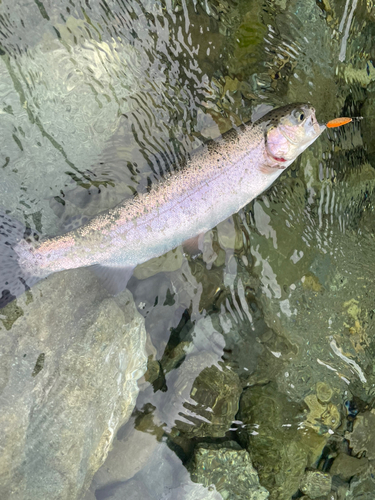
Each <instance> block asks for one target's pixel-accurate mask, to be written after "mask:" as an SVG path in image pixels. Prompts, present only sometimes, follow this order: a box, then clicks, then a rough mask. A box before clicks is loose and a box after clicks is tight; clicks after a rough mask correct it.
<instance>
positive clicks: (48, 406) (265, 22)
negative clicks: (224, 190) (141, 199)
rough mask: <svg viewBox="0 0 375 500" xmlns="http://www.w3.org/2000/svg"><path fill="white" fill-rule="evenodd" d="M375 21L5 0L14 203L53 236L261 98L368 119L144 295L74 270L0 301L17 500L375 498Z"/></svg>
mask: <svg viewBox="0 0 375 500" xmlns="http://www.w3.org/2000/svg"><path fill="white" fill-rule="evenodd" d="M374 31H375V8H374V6H373V2H370V1H367V2H357V0H346V2H339V1H338V0H333V1H331V2H327V1H320V0H317V1H316V2H305V1H302V0H277V1H276V0H275V1H271V0H266V1H263V2H262V1H256V2H254V1H250V0H248V1H245V2H243V1H241V2H240V1H236V0H223V1H220V2H219V1H216V0H192V1H189V0H161V1H154V0H152V1H148V0H129V1H126V2H123V1H121V0H119V1H117V2H116V1H113V2H105V1H102V2H98V1H95V2H91V1H89V0H88V1H86V2H80V3H79V2H76V1H69V2H68V1H62V2H60V3H59V4H56V3H54V2H41V1H36V2H35V3H28V4H22V3H17V2H16V3H14V2H10V1H5V2H3V3H2V4H1V7H0V75H1V78H0V109H1V118H2V120H1V125H0V131H1V139H2V140H1V142H2V150H1V155H2V158H1V160H0V175H1V185H0V194H1V205H2V206H3V207H4V208H5V209H7V210H9V213H10V214H11V215H12V216H13V217H15V218H17V219H18V220H20V221H21V222H27V223H28V224H29V225H30V226H31V227H35V228H36V229H37V230H39V231H41V232H42V233H43V234H57V233H59V232H64V231H66V230H68V229H71V228H72V227H75V226H77V225H79V224H81V223H82V222H84V221H85V220H86V219H87V218H89V217H91V216H93V215H96V214H98V213H99V212H101V211H103V210H106V209H108V208H111V207H113V206H115V205H116V204H117V203H119V202H120V201H122V200H123V199H124V198H127V197H130V196H132V195H134V194H135V193H140V192H144V191H146V190H147V189H149V187H150V185H152V184H153V183H155V182H158V181H160V180H162V179H163V177H164V176H165V175H166V174H167V173H168V172H170V171H171V170H172V169H179V168H181V166H183V163H184V157H185V156H186V155H187V154H189V152H191V151H192V150H193V149H194V148H196V147H197V146H199V145H200V144H201V143H202V141H204V140H205V139H206V138H210V137H217V136H219V135H220V134H221V133H223V132H225V131H226V130H228V129H229V128H230V127H232V126H233V125H238V124H239V123H241V122H242V121H245V120H248V119H249V118H250V117H251V116H252V115H254V114H255V115H256V113H257V106H259V105H261V104H262V105H271V106H277V105H281V104H285V103H287V102H295V101H302V102H304V101H310V102H311V103H313V105H314V106H315V108H316V110H317V116H318V119H320V121H322V122H323V121H325V120H328V119H330V118H334V117H336V116H340V115H342V116H345V115H347V116H363V117H364V119H363V120H362V121H361V122H360V121H356V122H353V123H352V124H350V125H348V126H347V127H346V128H344V129H342V130H341V129H337V130H330V131H328V132H326V133H325V134H324V135H323V136H322V137H321V138H320V139H319V141H317V142H316V143H315V144H314V145H313V147H311V148H310V149H309V150H307V151H306V152H305V153H304V154H303V155H302V157H301V158H299V159H298V160H297V161H296V162H295V164H293V165H292V166H291V167H290V169H289V170H288V171H287V172H286V173H284V174H283V176H282V177H281V178H280V180H279V181H278V182H277V183H276V184H275V185H274V186H273V187H271V188H270V189H269V190H268V192H267V193H265V194H263V195H262V196H260V197H259V198H257V199H256V200H254V202H253V203H251V204H250V205H249V206H247V207H246V208H245V209H243V210H241V211H240V213H239V214H236V215H234V216H233V217H232V218H230V219H229V220H227V221H225V222H223V223H222V224H220V225H219V226H218V227H217V228H214V229H213V230H211V231H209V232H208V233H207V234H206V235H205V239H204V245H203V252H202V253H201V254H200V255H198V256H195V257H190V256H188V255H186V254H184V253H183V250H182V249H181V248H177V249H176V250H174V251H172V252H169V253H168V254H166V255H165V256H162V257H160V258H158V259H153V260H152V261H150V262H148V263H146V264H144V265H142V266H139V267H138V268H137V269H136V271H135V274H134V277H133V278H132V280H131V281H130V283H129V286H128V288H129V290H130V292H131V293H130V292H129V291H126V292H124V293H123V294H121V295H119V296H118V297H115V298H114V297H111V296H110V295H109V294H108V293H107V292H106V291H105V290H103V289H102V288H101V286H100V285H99V283H98V282H97V281H96V278H95V277H94V276H93V275H92V274H91V273H90V272H89V271H88V270H82V269H80V270H76V271H68V272H64V273H60V274H57V275H53V276H51V277H50V278H48V279H47V280H45V281H44V282H41V283H39V284H38V285H36V287H35V289H34V288H33V289H32V290H31V291H29V292H27V293H26V294H25V295H24V296H23V297H21V298H19V299H18V300H17V301H16V302H14V303H12V304H10V305H9V306H7V308H5V309H3V310H2V311H1V312H0V336H1V355H2V361H1V365H0V366H1V370H0V373H1V377H0V386H1V391H2V392H1V394H2V404H1V407H0V421H1V428H2V433H1V436H2V437H1V438H0V440H1V447H2V457H1V459H0V491H1V498H4V499H8V498H9V499H10V498H12V499H16V500H26V499H27V500H33V499H37V498H38V499H40V498H49V499H69V500H73V499H85V500H94V499H95V498H96V499H98V500H105V499H107V498H111V499H116V500H120V499H127V500H135V499H142V500H149V499H154V500H158V499H165V500H166V499H169V500H175V499H177V498H178V499H179V500H180V499H181V500H187V499H189V500H190V499H191V500H193V499H194V500H196V499H202V500H203V499H205V500H207V499H215V500H220V499H221V498H225V499H231V500H232V499H245V498H246V499H251V500H255V499H257V500H259V499H262V500H263V499H266V498H270V499H274V500H284V499H285V500H287V499H291V498H292V497H293V498H299V497H302V496H303V495H305V496H304V498H307V499H315V498H322V499H337V500H341V499H344V498H350V499H356V498H361V499H365V498H366V499H371V498H373V491H374V490H375V485H374V479H373V477H374V473H375V471H374V466H373V459H374V457H375V445H374V443H375V436H374V431H373V427H374V425H373V424H374V422H373V421H374V418H375V417H374V412H375V409H374V394H375V391H374V385H375V378H374V370H373V364H374V363H373V359H374V353H375V348H374V340H373V324H372V322H373V317H374V311H375V309H374V299H373V297H374V292H375V290H374V282H373V281H374V280H373V279H372V278H373V269H374V264H373V262H374V231H375V227H374V213H373V212H374V208H373V196H374V187H375V175H374V168H373V162H374V152H375V146H374V141H373V135H372V126H373V114H374V112H373V110H374V102H375V97H374V96H375V94H374V91H375V87H374V79H375V69H374V57H375V54H374V47H373V44H372V35H373V33H374ZM0 258H1V256H0ZM136 309H137V310H138V312H137V311H136ZM146 364H147V366H146ZM137 381H138V386H139V393H138V388H137V385H136V384H137ZM130 415H131V417H130Z"/></svg>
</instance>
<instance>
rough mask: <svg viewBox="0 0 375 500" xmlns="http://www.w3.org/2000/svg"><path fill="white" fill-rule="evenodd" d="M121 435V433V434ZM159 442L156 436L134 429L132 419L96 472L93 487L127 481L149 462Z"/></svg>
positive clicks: (122, 430)
mask: <svg viewBox="0 0 375 500" xmlns="http://www.w3.org/2000/svg"><path fill="white" fill-rule="evenodd" d="M119 434H120V433H119ZM157 445H158V441H157V439H156V436H155V435H154V434H151V433H148V432H142V431H139V430H137V429H135V428H134V418H133V417H132V418H131V419H130V420H129V422H128V423H127V424H126V426H125V428H124V429H121V438H119V436H118V437H117V439H115V440H114V441H113V446H112V450H111V451H110V452H109V454H108V458H107V460H106V461H105V463H104V464H103V466H102V467H101V468H100V469H99V470H98V471H97V472H96V474H95V476H94V479H93V485H94V486H95V488H100V487H102V486H104V485H106V484H109V483H114V482H117V481H127V480H128V479H131V478H132V477H133V476H134V475H135V474H137V472H139V471H140V470H141V469H142V468H143V467H144V465H145V464H146V463H147V462H148V460H149V458H150V456H151V455H152V453H153V451H154V449H155V448H156V446H157Z"/></svg>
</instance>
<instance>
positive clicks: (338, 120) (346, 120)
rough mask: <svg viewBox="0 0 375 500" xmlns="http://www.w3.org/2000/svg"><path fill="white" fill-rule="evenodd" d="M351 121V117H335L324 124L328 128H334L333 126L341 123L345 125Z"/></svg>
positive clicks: (338, 125)
mask: <svg viewBox="0 0 375 500" xmlns="http://www.w3.org/2000/svg"><path fill="white" fill-rule="evenodd" d="M351 121H353V118H347V117H342V118H335V119H334V120H330V121H329V122H328V123H327V124H326V125H327V127H328V128H335V127H341V125H346V124H347V123H350V122H351Z"/></svg>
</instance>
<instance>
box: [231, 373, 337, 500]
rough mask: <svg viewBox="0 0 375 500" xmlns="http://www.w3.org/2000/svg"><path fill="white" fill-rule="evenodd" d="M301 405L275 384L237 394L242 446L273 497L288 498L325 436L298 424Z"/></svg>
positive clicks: (311, 462)
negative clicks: (239, 398)
mask: <svg viewBox="0 0 375 500" xmlns="http://www.w3.org/2000/svg"><path fill="white" fill-rule="evenodd" d="M304 409H305V406H304V405H303V404H297V403H294V402H292V401H290V400H289V399H288V398H287V396H286V395H284V394H282V393H280V392H279V391H278V390H277V387H276V384H274V383H269V384H267V385H263V386H254V387H250V388H249V389H247V390H245V391H244V392H243V394H242V397H241V402H240V411H239V414H238V417H237V418H238V419H239V420H241V421H242V422H243V425H242V427H241V429H240V431H239V438H240V442H241V444H242V445H243V446H244V447H246V449H247V451H248V452H249V454H250V457H251V460H252V462H253V464H254V466H255V467H256V468H257V469H258V474H259V478H260V482H261V484H262V485H263V486H264V487H265V488H267V490H269V491H270V495H271V498H272V499H273V500H276V499H277V500H290V498H291V496H292V495H293V494H294V493H296V492H297V491H298V489H299V485H300V481H301V477H303V475H304V473H305V469H306V467H311V466H312V465H313V464H314V463H315V461H316V460H317V459H318V458H319V456H320V455H321V453H322V450H323V448H324V446H325V443H326V442H327V439H328V438H327V436H329V435H328V434H327V436H321V435H319V434H318V433H317V432H315V431H313V430H311V429H309V428H307V427H304V426H302V425H301V424H302V422H303V421H304V418H305V414H304Z"/></svg>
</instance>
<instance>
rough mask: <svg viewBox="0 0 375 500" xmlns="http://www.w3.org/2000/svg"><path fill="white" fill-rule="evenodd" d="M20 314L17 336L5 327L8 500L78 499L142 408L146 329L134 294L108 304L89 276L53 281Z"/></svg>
mask: <svg viewBox="0 0 375 500" xmlns="http://www.w3.org/2000/svg"><path fill="white" fill-rule="evenodd" d="M12 306H13V304H10V305H9V306H8V307H7V308H5V309H3V310H2V311H1V316H2V317H5V318H6V317H7V315H8V314H11V311H12ZM17 307H18V308H19V310H20V311H21V315H20V316H19V317H18V318H17V319H16V320H15V321H14V323H13V326H12V329H11V332H8V331H6V330H5V328H4V327H3V326H1V323H0V337H1V345H2V349H3V352H6V353H7V355H6V357H5V358H4V363H3V364H2V378H1V382H2V383H1V397H2V404H1V408H0V425H1V428H2V430H3V432H2V434H1V437H0V445H1V449H2V456H1V459H0V485H1V486H0V492H1V493H0V497H1V498H4V499H5V498H12V500H34V499H35V500H37V499H40V498H48V499H49V500H54V499H55V500H57V499H58V500H65V499H66V500H74V499H79V498H81V497H82V494H83V492H84V491H85V489H87V487H88V485H89V483H90V480H91V478H92V476H93V474H94V473H95V471H96V470H97V469H98V468H99V467H100V466H101V465H102V463H103V462H104V460H105V458H106V456H107V454H108V451H109V449H110V447H111V443H112V440H113V437H114V435H115V433H116V430H117V429H118V427H119V425H120V424H123V423H124V422H125V421H126V420H127V419H128V418H129V416H130V413H131V411H132V410H133V407H134V404H135V399H136V397H137V394H138V387H137V379H138V378H139V377H141V376H142V375H143V373H144V371H145V368H146V356H145V353H144V344H145V340H146V334H145V329H144V321H143V319H142V317H141V316H140V315H139V313H138V312H137V311H136V308H135V305H134V302H133V299H132V296H131V294H130V292H128V291H125V292H124V293H122V294H121V295H119V296H118V297H116V299H114V298H112V297H109V296H108V294H107V292H106V291H104V290H102V289H101V287H100V285H99V284H98V281H97V280H96V278H95V277H94V276H93V274H92V273H91V272H90V271H88V270H86V269H80V270H76V271H66V272H62V273H58V274H55V275H52V276H51V277H49V278H48V279H47V280H45V281H42V282H40V283H39V284H37V285H36V286H35V287H34V288H33V290H32V300H31V302H30V297H29V298H27V296H26V295H24V296H22V297H21V298H19V299H18V300H17Z"/></svg>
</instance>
